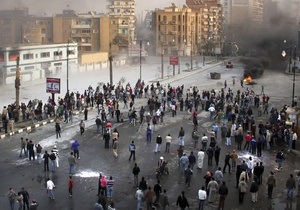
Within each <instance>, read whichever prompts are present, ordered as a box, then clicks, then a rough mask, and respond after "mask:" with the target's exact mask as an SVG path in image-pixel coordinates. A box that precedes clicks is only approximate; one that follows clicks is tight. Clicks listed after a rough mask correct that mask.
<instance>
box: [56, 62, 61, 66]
mask: <svg viewBox="0 0 300 210" xmlns="http://www.w3.org/2000/svg"><path fill="white" fill-rule="evenodd" d="M54 66H62V63H54Z"/></svg>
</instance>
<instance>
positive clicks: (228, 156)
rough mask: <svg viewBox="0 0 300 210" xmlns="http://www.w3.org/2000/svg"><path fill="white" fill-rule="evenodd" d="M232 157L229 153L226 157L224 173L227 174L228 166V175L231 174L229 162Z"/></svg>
mask: <svg viewBox="0 0 300 210" xmlns="http://www.w3.org/2000/svg"><path fill="white" fill-rule="evenodd" d="M230 158H231V156H230V153H227V154H226V156H225V164H224V167H223V173H226V172H225V169H226V167H227V166H228V173H230V168H231V166H230V163H229V160H230Z"/></svg>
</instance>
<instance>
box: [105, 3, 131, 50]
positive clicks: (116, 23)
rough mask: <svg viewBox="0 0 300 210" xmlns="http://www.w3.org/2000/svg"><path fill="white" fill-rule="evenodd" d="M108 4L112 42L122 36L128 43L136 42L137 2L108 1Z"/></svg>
mask: <svg viewBox="0 0 300 210" xmlns="http://www.w3.org/2000/svg"><path fill="white" fill-rule="evenodd" d="M107 2H108V5H107V9H108V15H109V18H110V21H111V26H112V30H111V41H112V40H113V39H114V37H116V36H122V37H124V38H126V39H127V40H128V43H132V41H133V40H135V22H136V17H135V0H107ZM121 48H122V46H121Z"/></svg>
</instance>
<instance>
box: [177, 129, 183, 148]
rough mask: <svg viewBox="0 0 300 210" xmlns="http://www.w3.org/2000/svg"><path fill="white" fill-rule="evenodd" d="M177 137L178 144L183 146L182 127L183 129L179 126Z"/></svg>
mask: <svg viewBox="0 0 300 210" xmlns="http://www.w3.org/2000/svg"><path fill="white" fill-rule="evenodd" d="M178 139H179V146H182V147H184V129H183V127H181V128H180V131H179V134H178Z"/></svg>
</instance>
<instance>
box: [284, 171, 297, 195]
mask: <svg viewBox="0 0 300 210" xmlns="http://www.w3.org/2000/svg"><path fill="white" fill-rule="evenodd" d="M286 188H287V193H286V198H287V200H293V197H294V190H295V189H296V181H295V179H294V176H293V174H290V178H288V180H287V181H286Z"/></svg>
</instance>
